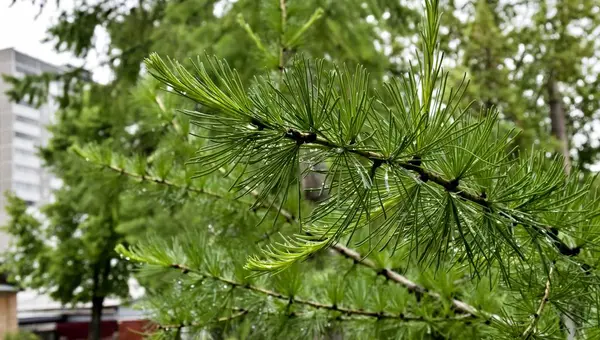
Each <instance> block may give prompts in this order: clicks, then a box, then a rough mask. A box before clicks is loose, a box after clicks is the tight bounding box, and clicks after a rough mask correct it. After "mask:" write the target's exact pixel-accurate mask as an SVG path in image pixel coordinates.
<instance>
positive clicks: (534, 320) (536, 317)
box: [521, 267, 554, 339]
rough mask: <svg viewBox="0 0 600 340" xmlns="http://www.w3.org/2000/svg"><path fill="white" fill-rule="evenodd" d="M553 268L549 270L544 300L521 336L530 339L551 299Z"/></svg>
mask: <svg viewBox="0 0 600 340" xmlns="http://www.w3.org/2000/svg"><path fill="white" fill-rule="evenodd" d="M553 270H554V267H550V271H549V272H548V280H547V281H546V288H545V289H544V295H543V296H542V300H541V301H540V305H539V307H538V309H537V311H536V312H535V314H533V315H532V319H531V323H530V324H529V326H528V327H527V329H525V331H524V332H523V335H522V336H521V337H522V338H523V339H529V336H530V335H531V334H532V333H533V331H534V330H535V327H536V326H537V324H538V321H539V320H540V317H541V316H542V313H543V312H544V307H546V304H547V303H548V301H549V297H550V277H551V276H552V271H553Z"/></svg>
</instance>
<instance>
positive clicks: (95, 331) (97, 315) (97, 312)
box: [89, 296, 104, 340]
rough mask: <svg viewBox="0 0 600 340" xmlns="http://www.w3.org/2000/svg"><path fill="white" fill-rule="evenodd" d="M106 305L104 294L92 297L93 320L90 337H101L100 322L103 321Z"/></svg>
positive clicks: (92, 338)
mask: <svg viewBox="0 0 600 340" xmlns="http://www.w3.org/2000/svg"><path fill="white" fill-rule="evenodd" d="M103 305H104V297H103V296H94V297H92V321H91V322H90V328H89V339H90V340H99V339H100V324H101V322H102V307H103Z"/></svg>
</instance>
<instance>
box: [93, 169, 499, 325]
mask: <svg viewBox="0 0 600 340" xmlns="http://www.w3.org/2000/svg"><path fill="white" fill-rule="evenodd" d="M97 165H101V166H103V167H105V168H107V169H109V170H112V171H115V172H118V173H120V174H123V175H126V176H130V177H132V178H135V179H138V180H141V181H149V182H152V183H155V184H160V185H166V186H171V187H176V188H181V187H180V186H178V185H177V184H175V183H173V182H170V181H168V180H165V179H160V178H157V177H153V176H145V175H144V176H142V175H138V174H134V173H132V172H129V171H126V170H125V169H122V168H118V167H116V166H113V165H106V164H97ZM185 190H189V191H191V192H194V193H198V194H206V195H209V196H211V197H214V198H217V199H227V197H225V196H221V195H218V194H214V193H209V192H207V191H205V190H203V189H200V188H196V187H193V186H188V187H186V188H185ZM250 194H251V195H252V196H254V197H257V196H258V192H256V191H250ZM244 203H245V202H244ZM260 206H261V207H262V208H265V209H271V210H273V209H275V210H277V209H278V208H277V207H276V206H275V205H269V204H267V203H265V202H261V203H260ZM279 214H280V215H281V216H283V217H284V218H285V220H286V222H287V223H289V224H294V223H298V220H297V219H296V218H295V216H294V215H293V214H292V213H291V212H289V211H287V210H286V209H283V208H281V209H279ZM332 248H333V249H334V250H335V251H336V252H338V253H339V254H340V255H342V256H344V257H346V258H348V259H351V260H353V261H354V262H355V263H358V264H360V265H362V266H365V267H367V268H371V269H373V270H376V271H377V273H378V274H379V275H382V276H383V277H385V278H386V279H388V280H391V281H393V282H396V283H398V284H400V285H402V286H404V287H405V288H406V289H408V291H409V292H411V293H414V294H418V295H427V296H430V297H433V298H435V299H437V300H442V299H443V297H442V296H441V295H440V294H439V293H436V292H432V291H429V290H428V289H427V288H425V287H423V286H420V285H419V284H417V283H415V282H413V281H411V280H410V279H408V278H407V277H405V276H403V275H401V274H399V273H397V272H395V271H393V270H391V269H387V268H384V269H380V268H378V266H377V265H376V264H375V263H374V262H373V261H371V260H369V259H367V258H364V257H363V256H362V255H361V254H359V253H358V252H357V251H355V250H353V249H351V248H348V247H346V246H344V245H342V244H340V243H335V244H334V245H333V246H332ZM172 268H175V269H179V270H181V271H182V272H183V273H184V274H185V273H187V272H188V271H189V269H188V268H186V267H183V266H180V265H178V264H173V265H172ZM451 302H452V306H453V307H454V309H455V310H456V311H458V312H461V313H465V314H469V315H472V316H474V317H477V316H479V315H482V316H484V317H485V318H487V319H494V320H495V321H499V322H501V323H506V320H504V319H502V318H501V317H500V316H498V315H495V314H489V313H487V312H483V311H481V310H478V309H476V308H475V307H473V306H471V305H469V304H468V303H466V302H463V301H461V300H458V299H452V300H451Z"/></svg>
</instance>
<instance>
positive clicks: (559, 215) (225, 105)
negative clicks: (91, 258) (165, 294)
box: [100, 1, 600, 338]
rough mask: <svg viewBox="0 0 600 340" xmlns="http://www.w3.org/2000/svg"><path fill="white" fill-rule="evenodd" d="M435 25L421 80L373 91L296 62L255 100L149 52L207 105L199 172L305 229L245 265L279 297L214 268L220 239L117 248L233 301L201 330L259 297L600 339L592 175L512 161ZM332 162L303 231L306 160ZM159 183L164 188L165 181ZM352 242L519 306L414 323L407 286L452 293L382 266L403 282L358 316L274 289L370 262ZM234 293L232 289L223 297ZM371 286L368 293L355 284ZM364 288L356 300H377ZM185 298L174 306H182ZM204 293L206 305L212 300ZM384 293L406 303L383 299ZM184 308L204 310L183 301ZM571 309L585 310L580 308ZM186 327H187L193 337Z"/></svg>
mask: <svg viewBox="0 0 600 340" xmlns="http://www.w3.org/2000/svg"><path fill="white" fill-rule="evenodd" d="M439 20H440V15H439V13H438V6H437V3H436V2H431V1H428V2H427V6H426V17H425V21H424V22H425V24H424V25H423V32H422V36H421V37H422V55H420V56H419V72H418V73H413V72H408V73H407V74H406V75H404V76H402V77H400V78H399V79H394V80H393V81H391V82H390V83H388V84H386V85H385V86H384V88H383V89H377V91H373V90H371V85H370V82H369V77H368V74H367V73H366V72H365V71H364V70H363V69H361V68H357V69H356V70H355V71H354V72H350V71H348V70H347V69H346V68H340V67H336V66H332V65H327V64H326V62H324V61H315V62H313V61H308V60H305V59H302V58H298V59H297V60H296V61H295V63H294V66H293V67H292V68H290V69H289V70H286V71H285V76H284V78H283V79H284V80H283V85H282V86H275V85H273V83H274V81H273V80H272V79H269V78H259V79H257V80H256V83H255V84H254V86H253V87H251V90H250V91H248V92H246V90H245V86H244V85H243V84H242V82H241V80H240V78H239V77H238V76H237V74H236V72H235V71H234V70H232V69H231V68H230V67H229V66H228V65H227V63H225V62H223V61H220V60H217V59H214V58H206V59H205V61H204V62H202V61H201V60H198V61H197V62H196V63H194V72H190V71H188V70H187V69H186V68H184V67H183V66H181V65H180V64H178V63H176V62H171V63H170V64H167V63H165V62H164V61H163V60H162V59H161V58H160V57H159V56H158V55H157V54H153V55H151V56H150V57H149V58H148V60H147V67H148V70H149V71H150V73H151V74H152V75H153V76H154V77H156V78H157V79H158V80H160V81H161V82H163V83H164V84H165V85H167V86H168V87H169V89H170V90H172V91H173V92H174V93H177V94H180V95H182V96H184V97H187V98H189V99H191V100H192V101H194V102H196V103H197V104H199V108H198V109H197V110H193V111H191V110H186V111H183V113H185V114H186V115H188V116H189V117H190V119H191V122H192V124H195V125H196V126H197V127H198V128H199V129H200V130H201V131H203V135H204V137H205V138H206V139H207V140H208V142H207V143H206V145H205V146H204V147H203V148H202V149H201V150H199V151H198V156H197V157H195V158H194V159H192V160H191V161H192V162H194V163H198V164H201V165H202V166H203V170H201V171H200V172H199V173H198V174H197V175H198V176H204V175H207V174H210V173H212V172H215V171H221V172H223V173H225V174H226V175H228V174H229V172H230V171H235V174H236V176H237V177H236V179H235V180H233V184H232V187H233V188H234V189H236V190H237V191H239V195H240V196H243V195H249V196H252V197H254V199H255V202H254V204H253V206H254V207H255V208H256V207H263V208H266V209H269V210H275V211H276V213H277V214H281V215H283V217H285V218H286V220H287V221H288V222H290V223H296V222H299V224H300V228H299V230H298V231H297V234H296V235H292V236H282V241H280V242H276V243H274V244H271V245H267V246H266V247H265V248H264V249H263V250H262V252H261V253H258V254H255V255H253V256H251V257H250V258H249V259H248V260H247V262H246V265H245V268H246V269H248V270H250V271H253V272H255V273H264V272H271V273H279V275H278V276H276V277H275V279H274V280H275V281H276V283H275V284H274V286H275V288H277V289H273V290H271V289H266V288H264V284H266V282H267V280H272V278H270V277H269V278H266V277H260V278H249V277H248V275H249V273H248V272H247V271H242V270H241V268H240V267H239V266H236V265H235V264H233V263H229V262H228V261H229V260H228V259H225V258H223V257H220V258H214V257H213V256H218V255H214V254H222V253H221V252H218V251H217V250H216V249H217V247H216V245H212V244H208V242H210V237H209V236H206V235H201V236H199V237H197V238H195V239H194V240H185V241H174V242H173V243H170V242H167V241H164V240H159V239H154V240H151V241H149V242H148V243H147V244H142V245H139V246H138V247H137V248H135V247H134V249H132V250H126V249H125V248H122V247H121V248H120V252H121V254H123V255H124V256H127V257H129V258H131V259H132V260H134V261H136V262H142V263H146V264H147V268H146V269H147V270H149V271H160V270H161V269H164V268H171V269H176V270H179V271H181V272H182V273H183V274H186V275H188V277H189V276H190V275H191V277H192V278H191V279H186V280H190V281H189V282H196V281H194V280H200V282H205V281H210V282H211V283H210V284H212V285H214V287H212V288H211V289H212V292H213V295H214V294H217V293H218V294H221V295H223V294H225V295H227V296H229V295H231V296H232V297H231V298H230V299H229V298H228V299H226V301H227V303H226V305H225V303H224V305H223V306H221V307H222V308H220V309H219V310H226V311H227V313H225V315H223V314H219V315H217V314H218V313H217V314H215V315H212V314H211V315H210V316H203V317H202V318H201V319H202V320H204V321H205V322H204V323H203V322H200V324H198V325H196V326H200V325H202V326H204V325H206V324H207V323H208V320H213V321H214V320H215V318H216V320H217V321H219V322H220V321H223V320H221V319H223V318H225V319H224V321H230V320H231V319H234V318H238V317H242V316H246V315H250V314H252V313H254V312H256V310H254V309H252V308H250V307H248V306H253V303H252V302H253V301H254V300H253V299H256V301H254V302H255V303H259V302H257V301H264V300H263V299H264V298H265V297H270V298H273V299H278V300H282V301H284V302H288V304H287V307H285V306H278V307H273V308H264V309H262V308H261V309H260V310H261V313H262V311H263V310H267V313H268V312H269V311H270V312H271V313H274V314H277V315H281V314H282V313H281V312H282V310H283V309H284V308H286V309H289V308H291V307H290V306H291V305H292V304H295V305H299V306H303V308H306V309H308V310H310V311H307V310H304V309H303V310H301V311H296V310H294V311H289V313H287V317H290V316H293V317H295V318H298V319H303V317H304V318H305V319H306V315H304V314H303V313H307V314H309V315H308V319H310V318H312V317H314V318H315V319H319V320H321V321H322V320H325V322H330V321H331V320H336V321H339V322H343V321H344V318H347V319H348V320H346V321H349V322H361V321H364V319H365V318H366V319H368V318H374V319H377V320H382V319H385V320H387V321H389V322H392V321H396V322H400V321H415V322H421V321H423V320H425V322H427V323H432V322H441V323H444V322H449V323H451V324H452V323H463V324H464V325H463V326H464V327H468V324H467V321H466V320H469V321H468V322H471V321H470V320H471V319H473V318H474V319H476V320H478V321H480V322H481V323H485V324H486V327H489V328H491V330H489V331H486V330H484V331H482V332H481V333H480V334H479V335H478V336H479V337H482V338H485V337H486V336H488V337H491V338H498V337H501V336H504V337H508V338H513V337H522V338H535V337H539V338H560V337H561V336H562V331H561V321H560V313H564V314H567V313H569V314H573V315H570V317H571V318H573V319H576V320H577V321H578V323H579V324H580V325H581V328H582V330H581V334H582V335H585V336H593V335H592V333H591V332H593V331H586V330H585V328H588V327H593V326H598V317H599V315H598V307H599V303H598V301H599V300H598V288H599V287H600V286H599V284H600V282H599V281H598V278H597V275H596V268H595V263H594V262H595V261H597V260H595V259H596V258H597V257H598V252H597V250H596V249H595V243H596V242H597V241H598V240H597V239H598V235H596V234H595V233H594V232H593V230H594V229H593V228H594V226H596V225H597V223H598V212H599V211H600V207H599V206H598V204H599V203H597V199H596V194H595V192H593V191H592V190H590V185H591V183H592V181H591V180H587V181H585V182H582V181H581V180H580V177H579V175H578V174H577V173H573V174H570V175H566V174H565V173H564V169H563V163H562V161H561V160H560V159H553V160H548V159H547V158H546V157H545V156H544V155H543V154H536V153H532V156H531V157H530V158H528V159H521V158H513V157H511V156H510V155H511V152H512V151H513V150H511V149H510V148H511V145H513V143H512V138H513V137H514V135H513V134H512V133H508V134H506V135H499V134H498V133H497V123H496V121H497V115H496V113H495V112H494V111H493V110H490V111H488V112H483V113H482V115H483V118H482V119H478V116H479V115H477V116H476V115H473V114H472V113H471V111H470V110H469V108H468V107H460V106H459V102H460V99H461V96H462V94H463V92H464V88H465V87H464V86H463V85H460V86H459V87H458V88H457V89H453V90H448V88H449V84H447V79H448V78H447V74H446V73H444V72H443V71H442V69H441V60H442V58H441V55H440V54H438V53H437V52H436V51H437V44H438V42H437V39H438V29H439ZM322 162H325V163H326V164H327V167H328V169H327V171H326V172H325V181H324V182H323V184H322V189H321V190H322V191H323V192H325V193H327V194H328V198H327V200H325V201H324V202H322V203H321V204H319V206H318V207H316V208H315V209H314V210H313V211H312V213H311V214H310V216H308V217H306V218H304V219H302V218H299V219H300V221H297V219H296V218H295V217H294V216H293V215H292V214H290V213H289V212H287V211H286V210H284V209H283V206H284V204H285V203H286V201H287V200H288V199H289V197H288V195H291V193H292V192H294V191H296V192H297V195H300V183H299V179H300V177H301V176H302V175H303V174H301V173H300V172H301V170H300V164H301V163H307V164H309V165H316V164H319V163H322ZM100 163H102V162H100ZM104 163H106V162H104ZM309 169H310V166H309ZM141 177H142V179H144V177H143V175H142V176H141ZM160 178H161V180H162V181H163V182H165V180H164V176H160ZM157 182H158V181H157ZM163 184H167V183H166V182H165V183H163ZM301 210H302V209H301V208H298V211H301ZM341 242H345V243H347V244H349V245H350V244H352V245H356V246H358V247H361V249H365V250H366V251H367V252H368V253H369V254H375V253H376V252H380V251H381V252H383V253H384V254H386V255H389V256H401V257H402V258H403V259H405V260H406V261H407V264H408V265H409V266H410V267H414V268H419V269H423V271H426V270H428V269H429V268H434V274H435V275H439V277H442V276H443V273H444V272H449V271H451V270H453V269H456V268H463V269H464V268H466V269H465V271H468V272H470V275H469V280H471V281H473V282H474V286H475V287H477V289H483V288H481V287H482V286H489V289H490V290H492V291H494V292H495V293H496V294H499V292H502V293H503V294H504V293H506V294H507V295H508V296H509V297H507V298H506V299H507V300H512V301H511V303H514V304H515V305H514V306H511V305H506V306H503V308H501V313H498V314H502V315H500V316H498V315H494V314H491V312H486V311H482V310H479V308H475V307H472V306H471V305H469V304H466V307H465V306H463V305H461V303H464V302H462V301H460V300H452V301H453V302H452V305H453V306H454V310H452V313H449V314H453V313H454V315H450V316H448V315H447V314H448V313H447V311H444V312H441V313H442V314H443V315H444V316H445V317H444V319H443V320H438V319H436V317H435V315H436V314H438V313H440V311H439V310H438V309H441V310H444V308H448V307H445V306H438V305H435V307H432V309H433V310H432V311H430V312H431V313H430V314H427V316H426V317H425V318H424V319H423V316H422V315H420V314H419V313H413V314H410V313H406V310H405V309H406V308H407V306H409V305H410V306H411V308H412V307H414V306H413V305H412V303H408V302H406V300H404V298H405V297H406V294H407V292H406V289H404V288H407V289H408V290H409V291H410V292H418V294H416V293H415V295H416V296H418V298H416V301H414V304H416V305H419V303H423V304H424V302H421V296H427V297H430V298H435V299H437V300H442V301H445V300H448V301H450V300H451V298H449V297H448V296H446V294H444V293H442V294H438V293H432V292H430V291H429V290H428V289H422V288H420V287H418V288H414V287H413V286H411V285H410V284H408V283H407V282H406V281H404V280H405V279H404V278H399V277H396V276H394V275H399V274H397V273H395V272H392V273H393V274H391V273H388V272H385V270H389V268H387V267H386V266H380V267H381V268H380V270H382V271H381V273H383V274H381V275H384V276H385V277H386V278H388V279H390V277H392V278H394V277H395V278H396V279H392V280H393V281H395V282H396V283H398V285H391V286H386V287H385V288H381V287H378V288H373V294H381V296H378V297H369V298H370V299H372V300H370V302H371V303H370V304H369V308H368V309H364V308H363V306H361V305H366V302H365V300H366V299H367V297H362V298H361V296H359V295H360V294H358V293H357V294H356V295H355V296H352V297H351V298H349V299H350V300H351V302H352V303H353V304H352V306H347V305H344V303H341V302H342V301H345V299H346V297H345V296H343V295H344V292H345V291H344V290H343V289H341V288H339V287H338V286H341V285H342V284H341V283H339V284H333V285H332V286H330V287H331V288H330V289H329V290H328V292H327V293H326V294H325V295H326V299H325V300H327V301H328V302H326V303H325V302H322V301H320V300H319V298H322V297H323V296H317V297H314V299H312V300H311V299H306V298H299V297H297V295H298V293H299V291H300V288H299V287H300V285H299V284H298V285H293V284H292V285H291V286H290V283H289V282H288V283H287V284H286V285H281V287H280V286H278V284H277V282H278V281H285V280H288V281H290V277H292V278H293V279H292V280H291V281H292V282H295V281H294V280H300V279H298V276H299V275H300V274H298V273H297V271H298V269H297V268H298V266H301V264H300V262H301V261H303V260H306V259H307V258H310V257H311V256H315V254H316V253H317V252H319V251H320V250H322V249H324V248H326V247H334V249H335V250H336V251H338V252H339V253H341V254H343V255H344V256H346V257H348V258H351V259H353V261H355V263H359V262H360V260H361V257H359V258H358V259H357V258H355V257H352V256H348V255H346V254H344V251H345V250H343V249H346V248H339V247H343V246H341V245H340V243H341ZM207 249H211V250H214V252H207V251H206V250H207ZM366 254H367V253H364V254H362V256H365V255H366ZM398 254H399V255H398ZM374 256H376V255H374ZM231 261H232V262H235V261H234V259H232V260H231ZM366 261H368V260H366ZM227 264H230V265H231V267H233V268H234V269H233V273H232V272H228V270H227V267H228V266H227ZM365 266H366V267H371V268H376V267H378V266H376V265H373V266H370V265H365ZM352 268H354V267H352ZM350 270H352V269H349V270H348V272H350ZM386 273H387V274H386ZM286 275H288V276H289V277H286ZM400 277H401V276H400ZM439 277H436V279H437V278H439ZM499 277H501V280H498V278H499ZM338 279H339V280H340V282H343V280H344V278H343V277H342V278H340V277H339V276H338ZM254 280H258V281H254ZM433 281H435V280H433ZM186 282H187V281H186ZM223 284H224V288H223V289H219V288H217V287H218V286H219V285H223ZM360 284H363V285H366V284H368V283H367V281H366V280H357V283H356V285H360ZM193 286H194V284H192V286H191V287H192V288H191V289H192V290H193V288H194V287H193ZM336 287H337V288H336ZM403 287H404V288H403ZM408 287H413V288H408ZM205 288H206V287H205ZM279 288H281V289H279ZM362 288H363V289H360V288H357V289H355V290H351V291H355V292H365V291H366V292H369V289H368V288H366V287H362ZM173 289H174V291H173V292H169V294H171V295H170V296H171V297H173V296H178V294H181V296H184V294H183V293H182V292H180V291H178V290H177V289H176V288H173ZM211 289H209V290H208V291H211ZM403 289H404V290H403ZM237 290H241V291H244V292H245V293H240V294H248V295H243V296H244V298H243V299H242V298H240V300H239V301H238V300H236V298H234V297H233V296H234V292H235V291H237ZM199 294H200V293H199ZM202 294H203V295H202V296H201V297H199V299H200V300H201V301H204V299H208V298H209V297H210V296H209V295H210V294H209V295H204V294H205V293H202ZM249 296H250V297H249ZM188 298H189V297H188ZM182 299H183V298H182ZM248 299H250V300H252V301H249V300H248ZM386 299H392V300H394V299H398V301H396V303H395V304H394V303H392V304H391V305H390V304H387V303H383V302H381V300H386ZM361 301H362V303H361ZM199 303H200V302H199ZM269 303H271V302H270V300H269V302H266V304H269ZM346 303H347V302H346ZM519 303H522V304H523V305H524V306H519V305H518V304H519ZM179 304H180V308H192V309H193V308H194V307H192V306H191V305H186V304H185V303H184V301H183V300H181V301H179ZM473 304H475V303H473ZM457 305H458V306H463V307H462V309H461V308H460V307H457ZM573 305H576V306H578V308H577V312H576V313H574V312H572V310H573V308H571V307H572V306H573ZM240 306H243V307H240ZM154 307H155V308H158V307H157V306H154ZM273 310H276V311H277V312H273ZM524 310H525V311H527V312H523V311H524ZM318 311H319V312H318ZM530 311H531V312H530ZM320 312H323V313H320ZM420 312H422V311H420ZM494 312H496V311H494ZM331 314H333V316H332V315H331ZM204 318H206V319H204ZM390 320H392V321H390ZM187 321H188V320H184V322H183V326H188V327H192V328H193V327H194V325H193V324H191V323H190V322H187ZM315 323H316V324H318V322H317V321H315ZM394 325H395V324H393V323H392V324H389V323H388V324H386V327H387V328H386V330H387V331H389V330H390V329H391V330H393V329H394V327H396V328H397V327H398V326H397V325H396V326H394ZM266 326H267V325H265V327H266ZM240 327H241V326H240ZM166 328H168V327H166ZM175 328H177V327H175ZM179 328H180V327H179ZM179 328H178V329H179ZM586 332H588V333H586ZM386 334H387V333H386ZM390 334H391V333H390ZM379 335H380V336H381V337H383V338H387V337H389V336H388V335H381V334H379ZM390 336H391V335H390ZM393 336H396V337H401V338H402V337H404V336H406V337H410V335H407V334H401V333H397V334H394V335H393Z"/></svg>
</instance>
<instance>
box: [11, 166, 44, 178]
mask: <svg viewBox="0 0 600 340" xmlns="http://www.w3.org/2000/svg"><path fill="white" fill-rule="evenodd" d="M15 174H16V175H30V176H39V175H40V171H39V169H37V168H33V167H30V166H25V165H15Z"/></svg>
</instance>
